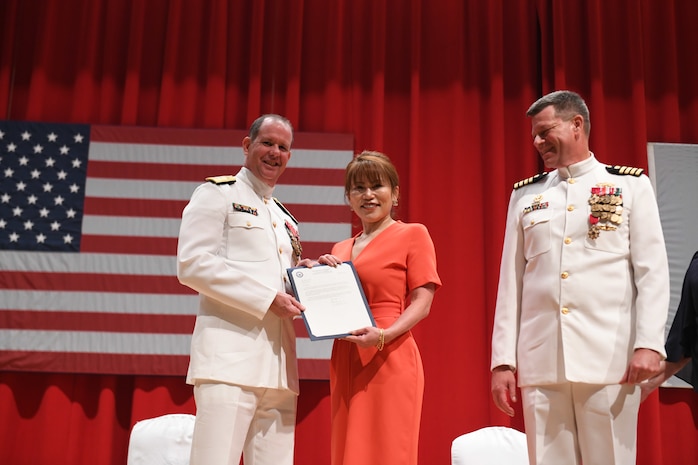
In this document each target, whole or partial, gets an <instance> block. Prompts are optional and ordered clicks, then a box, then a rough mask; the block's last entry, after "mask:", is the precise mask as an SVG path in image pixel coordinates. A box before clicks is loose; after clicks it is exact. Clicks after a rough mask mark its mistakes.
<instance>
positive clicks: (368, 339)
mask: <svg viewBox="0 0 698 465" xmlns="http://www.w3.org/2000/svg"><path fill="white" fill-rule="evenodd" d="M380 334H381V330H380V328H376V327H374V326H367V327H366V328H361V329H357V330H355V331H351V332H350V333H349V336H346V337H344V338H343V339H344V340H345V341H349V342H353V343H354V344H356V345H358V346H359V347H363V348H368V347H377V346H378V341H379V340H380Z"/></svg>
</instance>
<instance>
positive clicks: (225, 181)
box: [206, 175, 235, 184]
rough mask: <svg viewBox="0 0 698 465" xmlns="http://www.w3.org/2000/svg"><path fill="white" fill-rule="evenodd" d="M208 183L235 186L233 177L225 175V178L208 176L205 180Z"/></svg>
mask: <svg viewBox="0 0 698 465" xmlns="http://www.w3.org/2000/svg"><path fill="white" fill-rule="evenodd" d="M206 180H207V181H208V182H212V183H213V184H235V176H231V175H226V176H209V177H208V178H206Z"/></svg>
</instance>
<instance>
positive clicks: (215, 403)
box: [177, 115, 303, 465]
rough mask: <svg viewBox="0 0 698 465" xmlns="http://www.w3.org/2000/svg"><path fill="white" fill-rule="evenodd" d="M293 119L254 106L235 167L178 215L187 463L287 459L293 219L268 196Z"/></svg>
mask: <svg viewBox="0 0 698 465" xmlns="http://www.w3.org/2000/svg"><path fill="white" fill-rule="evenodd" d="M292 142H293V128H292V126H291V123H290V122H289V121H288V120H287V119H286V118H284V117H282V116H279V115H263V116H261V117H260V118H258V119H257V120H255V122H254V123H252V125H251V127H250V132H249V135H248V136H247V137H245V138H244V139H243V141H242V148H243V152H244V154H245V162H244V166H243V168H241V170H240V171H239V172H238V173H237V175H236V176H234V177H233V176H218V177H214V178H208V181H209V182H206V183H204V184H202V185H200V186H199V187H197V189H196V190H195V191H194V193H193V195H192V197H191V200H190V202H189V204H188V205H187V206H186V208H185V209H184V212H183V214H182V224H181V229H180V232H179V244H178V249H177V264H178V268H177V276H178V278H179V280H180V282H181V283H182V284H185V285H186V286H189V287H190V288H192V289H194V290H195V291H197V292H199V295H200V305H199V312H198V315H197V318H196V325H195V327H194V334H193V336H192V342H191V357H190V364H189V371H188V373H187V382H188V383H189V384H193V385H194V399H195V402H196V422H195V426H194V437H193V444H192V451H191V465H217V464H221V465H229V464H235V465H237V464H238V463H239V461H240V457H241V456H242V457H243V459H244V463H245V465H285V464H292V463H293V446H294V431H295V423H296V399H297V395H298V372H297V365H296V349H295V333H294V329H293V323H292V319H293V317H295V316H297V315H300V312H301V310H303V306H302V305H301V304H300V303H299V302H298V301H297V300H296V299H294V298H293V296H292V295H290V287H289V285H288V283H287V278H286V269H287V268H289V267H291V266H294V265H295V263H296V262H297V261H298V260H299V259H300V242H299V238H298V230H297V223H296V220H295V219H294V218H293V216H291V214H290V213H289V212H288V211H286V209H285V208H284V207H283V206H282V205H281V204H280V203H278V202H277V201H276V199H274V198H273V197H272V191H273V189H274V186H275V184H276V182H277V180H278V179H279V176H281V174H282V173H283V172H284V170H285V169H286V164H287V163H288V160H289V158H290V157H291V143H292Z"/></svg>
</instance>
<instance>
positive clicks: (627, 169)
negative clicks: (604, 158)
mask: <svg viewBox="0 0 698 465" xmlns="http://www.w3.org/2000/svg"><path fill="white" fill-rule="evenodd" d="M606 171H608V172H609V173H611V174H618V175H621V176H626V175H631V176H640V175H641V174H642V172H643V171H645V170H644V169H643V168H634V167H632V166H620V165H616V166H610V165H609V166H607V167H606Z"/></svg>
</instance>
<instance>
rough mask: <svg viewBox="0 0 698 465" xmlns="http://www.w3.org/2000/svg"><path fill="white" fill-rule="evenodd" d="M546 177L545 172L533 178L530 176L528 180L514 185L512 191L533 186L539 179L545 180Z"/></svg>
mask: <svg viewBox="0 0 698 465" xmlns="http://www.w3.org/2000/svg"><path fill="white" fill-rule="evenodd" d="M547 175H548V173H547V172H543V173H538V174H536V175H535V176H531V177H530V178H526V179H522V180H521V181H519V182H515V183H514V189H518V188H519V187H523V186H527V185H529V184H535V183H537V182H538V181H540V180H541V179H545V177H546V176H547Z"/></svg>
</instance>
